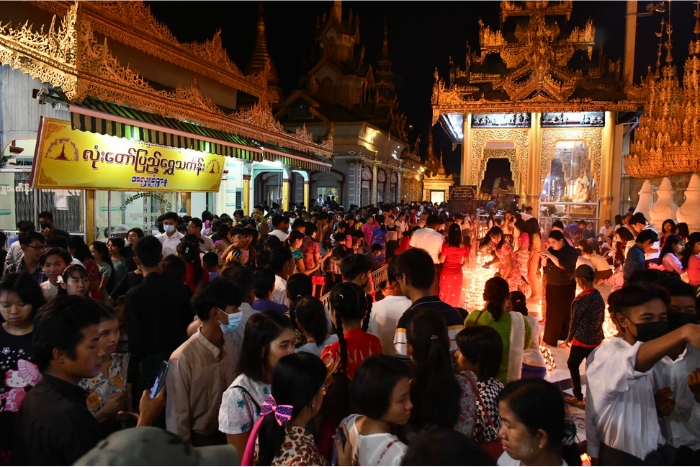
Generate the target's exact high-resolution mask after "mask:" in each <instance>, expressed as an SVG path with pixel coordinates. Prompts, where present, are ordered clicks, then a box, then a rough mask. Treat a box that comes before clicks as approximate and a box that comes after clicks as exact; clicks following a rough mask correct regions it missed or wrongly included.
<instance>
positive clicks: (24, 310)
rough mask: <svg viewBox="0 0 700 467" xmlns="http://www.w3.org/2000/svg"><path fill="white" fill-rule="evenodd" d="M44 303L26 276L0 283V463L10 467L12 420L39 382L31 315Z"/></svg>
mask: <svg viewBox="0 0 700 467" xmlns="http://www.w3.org/2000/svg"><path fill="white" fill-rule="evenodd" d="M44 303H46V300H45V299H44V294H43V293H42V291H41V288H40V287H39V284H37V282H36V279H34V277H32V275H31V274H29V273H28V272H11V273H8V274H5V275H4V276H3V277H2V279H1V280H0V315H1V316H2V324H0V348H1V349H3V352H0V365H2V369H3V370H2V371H3V373H2V375H3V376H4V377H3V378H2V379H0V390H1V393H2V395H3V398H4V399H5V403H4V407H3V410H2V411H0V463H2V464H3V465H10V457H11V451H12V444H13V443H12V440H13V439H14V435H15V428H14V427H15V419H16V418H17V412H18V411H19V409H20V405H21V404H22V401H23V400H24V396H25V395H26V394H27V391H29V390H30V389H31V388H32V387H34V385H35V384H36V383H38V382H39V380H40V379H41V373H40V372H39V368H38V367H37V366H36V364H35V363H34V346H33V344H32V337H33V335H34V315H36V312H37V311H38V310H39V308H41V307H42V306H43V305H44Z"/></svg>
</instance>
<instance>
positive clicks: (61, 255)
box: [39, 248, 72, 301]
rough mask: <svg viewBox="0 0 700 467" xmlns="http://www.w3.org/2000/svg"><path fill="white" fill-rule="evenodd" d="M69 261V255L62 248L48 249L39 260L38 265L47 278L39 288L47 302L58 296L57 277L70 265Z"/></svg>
mask: <svg viewBox="0 0 700 467" xmlns="http://www.w3.org/2000/svg"><path fill="white" fill-rule="evenodd" d="M71 259H72V258H71V256H70V253H68V251H66V250H64V249H63V248H49V249H48V250H46V251H45V252H44V254H43V255H41V258H39V265H40V266H41V269H42V270H43V271H44V274H46V278H47V280H46V281H44V282H42V283H41V284H40V287H41V291H42V292H43V294H44V298H45V299H46V300H47V301H48V300H51V299H53V298H55V297H56V295H58V290H59V288H60V285H59V277H61V274H62V273H63V271H64V270H65V269H66V268H67V267H68V265H69V264H70V263H71Z"/></svg>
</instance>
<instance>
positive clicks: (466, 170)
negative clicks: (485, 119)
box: [459, 114, 479, 189]
mask: <svg viewBox="0 0 700 467" xmlns="http://www.w3.org/2000/svg"><path fill="white" fill-rule="evenodd" d="M463 118H464V120H463V122H462V128H463V132H464V137H463V138H462V174H461V176H460V179H459V183H460V185H474V184H475V183H476V180H472V179H471V173H472V157H473V154H472V152H473V151H472V114H464V117H463ZM478 188H479V187H477V189H478Z"/></svg>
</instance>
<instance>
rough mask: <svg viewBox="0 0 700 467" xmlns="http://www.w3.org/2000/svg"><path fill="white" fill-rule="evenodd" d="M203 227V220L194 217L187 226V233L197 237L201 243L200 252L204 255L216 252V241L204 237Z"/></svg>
mask: <svg viewBox="0 0 700 467" xmlns="http://www.w3.org/2000/svg"><path fill="white" fill-rule="evenodd" d="M202 227H203V224H202V220H201V219H198V218H196V217H193V218H192V219H190V222H189V223H188V224H187V233H190V234H192V235H194V236H195V237H197V240H198V241H199V251H201V252H202V253H208V252H210V251H214V249H215V248H216V247H215V246H214V241H213V240H212V239H211V238H209V237H207V236H204V235H202Z"/></svg>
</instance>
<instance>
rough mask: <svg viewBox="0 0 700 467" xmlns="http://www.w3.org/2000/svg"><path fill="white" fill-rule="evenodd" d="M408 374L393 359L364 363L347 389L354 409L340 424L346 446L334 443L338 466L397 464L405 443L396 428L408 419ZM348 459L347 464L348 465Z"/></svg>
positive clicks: (371, 359) (379, 358)
mask: <svg viewBox="0 0 700 467" xmlns="http://www.w3.org/2000/svg"><path fill="white" fill-rule="evenodd" d="M409 378H410V372H409V370H408V367H407V366H406V364H405V363H403V362H402V361H401V360H399V359H398V358H395V357H389V356H386V355H373V356H371V357H369V358H368V359H367V360H365V361H364V362H363V363H362V365H360V368H359V369H358V370H357V373H356V374H355V378H354V379H353V381H352V385H351V386H350V398H351V400H352V404H353V406H354V407H355V409H356V410H357V413H356V414H353V415H350V416H349V417H347V418H346V419H345V420H343V422H342V423H341V425H340V428H339V429H340V430H343V432H344V433H345V434H346V440H347V441H346V443H342V442H338V441H337V440H336V442H337V443H338V445H339V447H338V453H339V454H338V457H339V464H340V465H399V464H400V463H401V459H402V458H403V456H404V454H406V450H407V446H406V444H405V443H404V442H403V441H402V440H401V439H400V438H399V437H398V436H397V435H398V427H400V426H402V425H405V424H406V423H408V420H409V419H410V418H411V410H412V409H413V404H412V403H411V394H410V392H411V384H410V379H409ZM347 457H350V458H351V462H348V461H349V460H350V459H347Z"/></svg>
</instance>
